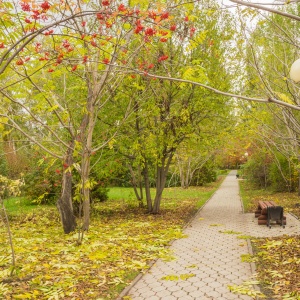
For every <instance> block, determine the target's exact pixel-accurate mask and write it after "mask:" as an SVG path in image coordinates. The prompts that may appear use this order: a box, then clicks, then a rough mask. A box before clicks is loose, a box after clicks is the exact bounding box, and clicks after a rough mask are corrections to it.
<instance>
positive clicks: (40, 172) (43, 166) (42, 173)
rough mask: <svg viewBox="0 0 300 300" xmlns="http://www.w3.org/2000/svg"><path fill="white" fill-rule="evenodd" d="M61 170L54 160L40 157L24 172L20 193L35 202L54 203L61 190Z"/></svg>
mask: <svg viewBox="0 0 300 300" xmlns="http://www.w3.org/2000/svg"><path fill="white" fill-rule="evenodd" d="M62 172H63V170H62V167H61V166H59V164H58V163H57V162H56V161H55V160H52V159H48V158H46V157H44V158H42V159H40V160H39V163H38V165H36V164H35V165H33V166H32V167H31V168H30V169H29V170H28V172H27V173H26V174H25V176H24V183H25V184H24V186H23V187H22V193H23V194H24V196H26V197H28V198H30V199H31V200H32V201H33V202H34V203H37V204H50V203H55V202H56V201H57V197H58V196H59V193H60V190H61V178H62Z"/></svg>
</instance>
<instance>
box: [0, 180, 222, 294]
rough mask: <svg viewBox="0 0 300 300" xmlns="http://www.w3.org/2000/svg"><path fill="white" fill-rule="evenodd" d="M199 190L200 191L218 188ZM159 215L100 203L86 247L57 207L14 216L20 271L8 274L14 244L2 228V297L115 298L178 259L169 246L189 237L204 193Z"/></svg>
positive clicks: (88, 234)
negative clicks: (156, 265) (152, 267)
mask: <svg viewBox="0 0 300 300" xmlns="http://www.w3.org/2000/svg"><path fill="white" fill-rule="evenodd" d="M216 187H217V186H216V185H213V186H211V187H209V188H198V190H197V192H198V194H199V195H200V194H201V192H203V191H204V192H208V191H211V192H212V191H213V190H215V189H216ZM172 202H173V203H175V205H172V204H167V205H165V206H163V209H162V212H161V214H159V215H151V214H146V213H145V210H143V209H141V208H137V207H132V206H128V207H124V205H121V206H120V205H119V203H118V202H116V201H115V202H114V201H112V202H107V203H104V204H103V203H101V204H99V205H95V207H94V213H93V217H92V222H91V226H90V229H89V231H88V233H87V234H85V236H84V241H83V243H82V244H81V245H77V243H76V241H77V234H76V233H72V234H69V235H65V234H63V231H62V228H61V224H60V221H59V215H58V213H57V211H56V209H55V208H54V207H48V208H41V209H39V210H35V211H34V213H29V214H26V215H19V216H15V215H14V216H13V217H11V229H12V232H13V241H14V248H15V252H16V259H17V269H16V275H15V276H14V277H9V276H8V274H9V269H10V267H11V266H10V248H9V245H8V241H7V236H6V231H5V228H4V226H1V227H0V299H7V300H8V299H39V300H44V299H47V300H48V299H65V300H71V299H79V300H80V299H82V300H83V299H91V300H92V299H115V298H116V297H117V295H118V294H119V293H120V292H121V291H122V289H123V288H124V287H125V286H126V285H127V284H129V283H130V281H132V280H133V279H134V277H135V276H136V275H137V274H138V273H139V272H143V271H145V270H147V268H148V267H149V263H150V262H152V261H154V260H156V259H157V258H162V259H165V260H170V259H173V256H172V253H171V252H170V250H169V249H168V247H167V246H168V245H169V244H170V242H171V241H172V240H174V239H178V238H184V237H185V236H184V234H183V233H182V228H183V226H184V225H185V224H186V222H187V221H188V220H189V219H190V217H191V216H192V215H193V214H194V213H195V211H196V207H197V205H198V204H199V203H198V202H199V197H193V198H188V199H184V201H182V199H178V200H176V199H175V200H174V199H172Z"/></svg>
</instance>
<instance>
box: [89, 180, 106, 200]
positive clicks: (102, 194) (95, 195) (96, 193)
mask: <svg viewBox="0 0 300 300" xmlns="http://www.w3.org/2000/svg"><path fill="white" fill-rule="evenodd" d="M108 192H109V189H108V188H106V187H104V186H102V185H101V184H97V185H95V186H94V187H93V188H92V190H91V198H92V199H91V201H92V202H93V203H96V202H104V201H106V200H107V199H108Z"/></svg>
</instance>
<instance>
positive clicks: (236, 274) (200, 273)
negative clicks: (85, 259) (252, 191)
mask: <svg viewBox="0 0 300 300" xmlns="http://www.w3.org/2000/svg"><path fill="white" fill-rule="evenodd" d="M235 175H236V171H231V172H230V174H229V175H228V176H227V177H226V178H225V180H224V182H223V183H222V185H221V186H220V188H219V189H218V190H217V191H216V193H215V194H214V195H213V196H212V198H211V199H210V200H209V201H208V202H207V204H206V205H205V206H204V207H203V208H202V209H201V210H200V211H199V212H198V213H197V214H196V216H195V217H194V218H193V220H192V221H191V222H190V223H189V225H188V226H187V227H186V229H185V230H184V232H185V233H186V235H187V238H183V239H179V240H176V241H174V242H173V243H172V245H171V247H170V249H171V250H172V251H173V254H174V256H175V257H176V259H175V260H173V261H169V262H164V261H162V260H158V261H156V263H155V264H154V265H153V266H152V267H151V268H150V269H149V270H148V272H147V273H146V274H145V275H143V276H140V277H138V279H137V280H135V281H134V283H133V284H132V285H131V286H129V287H128V288H127V289H126V290H124V292H123V293H122V294H121V295H120V296H121V297H120V299H122V297H123V296H124V295H128V296H130V297H131V298H130V299H133V300H160V299H163V300H177V299H178V300H179V299H180V300H192V299H199V300H206V299H215V300H223V299H224V300H225V299H249V300H250V299H252V298H251V297H249V296H242V295H236V294H233V293H231V292H230V291H229V289H228V285H239V284H242V283H243V282H244V281H248V280H251V276H252V275H253V272H254V268H253V264H250V263H246V262H242V261H241V255H242V254H248V253H249V252H250V253H251V247H249V243H247V241H246V240H244V239H238V238H237V236H238V235H250V236H256V237H267V236H271V235H272V236H280V235H283V234H290V235H293V234H300V225H299V224H300V222H299V221H298V220H297V219H296V218H294V217H293V216H291V215H289V214H288V215H287V226H286V227H285V229H283V228H282V227H280V226H273V227H272V229H269V228H268V227H267V226H263V225H257V219H255V218H254V214H243V208H242V205H241V201H240V196H239V186H238V180H237V179H236V176H235ZM180 275H181V276H180Z"/></svg>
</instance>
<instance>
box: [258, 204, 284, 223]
mask: <svg viewBox="0 0 300 300" xmlns="http://www.w3.org/2000/svg"><path fill="white" fill-rule="evenodd" d="M269 207H272V209H270V211H269V216H268V208H269ZM276 208H278V209H279V210H280V208H281V206H278V205H277V204H276V203H275V202H273V201H258V205H257V209H256V211H255V218H258V219H257V222H258V225H268V226H269V227H270V218H271V217H272V216H271V211H272V212H274V211H275V212H276ZM276 223H277V224H280V225H282V226H285V225H286V217H285V216H283V208H282V220H279V219H276Z"/></svg>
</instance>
